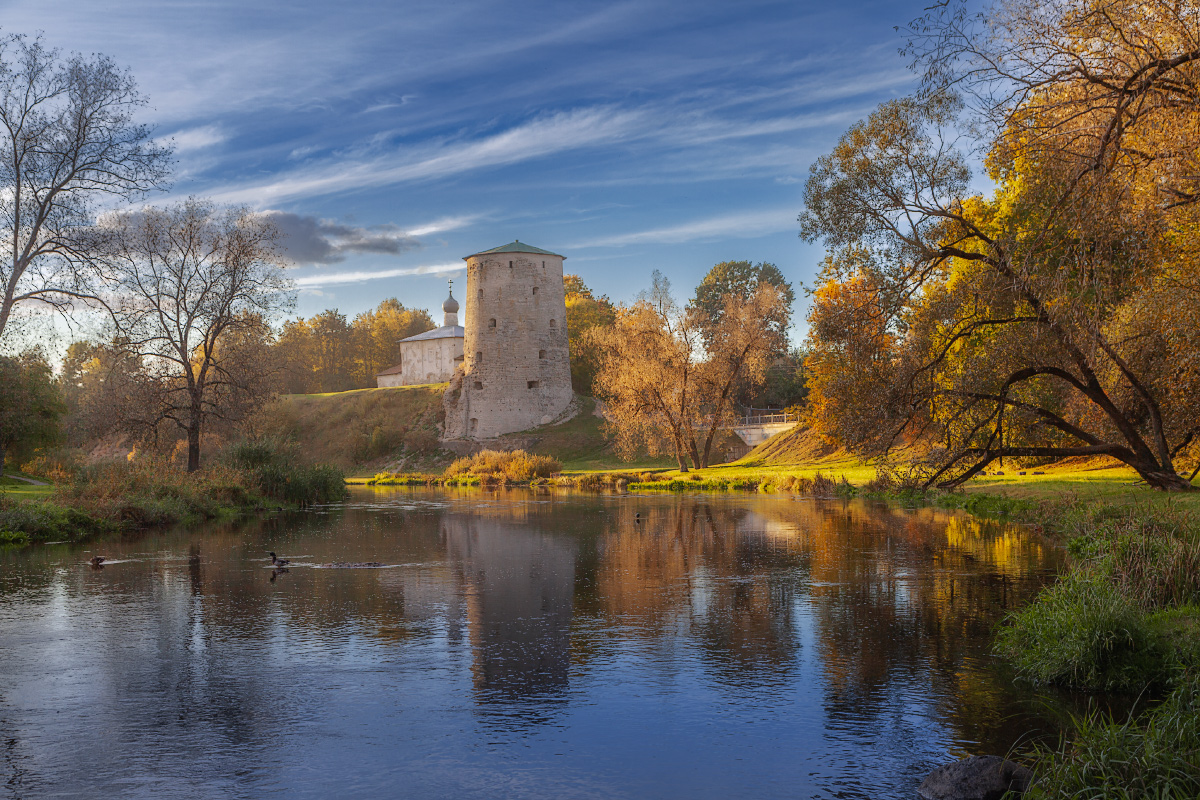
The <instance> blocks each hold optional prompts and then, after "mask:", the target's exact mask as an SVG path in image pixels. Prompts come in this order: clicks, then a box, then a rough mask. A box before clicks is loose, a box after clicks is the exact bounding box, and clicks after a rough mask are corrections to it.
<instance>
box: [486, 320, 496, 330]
mask: <svg viewBox="0 0 1200 800" xmlns="http://www.w3.org/2000/svg"><path fill="white" fill-rule="evenodd" d="M488 327H489V328H494V327H496V320H495V319H489V320H488Z"/></svg>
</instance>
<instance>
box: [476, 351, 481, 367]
mask: <svg viewBox="0 0 1200 800" xmlns="http://www.w3.org/2000/svg"><path fill="white" fill-rule="evenodd" d="M481 361H483V351H482V350H476V351H475V363H476V364H478V363H479V362H481Z"/></svg>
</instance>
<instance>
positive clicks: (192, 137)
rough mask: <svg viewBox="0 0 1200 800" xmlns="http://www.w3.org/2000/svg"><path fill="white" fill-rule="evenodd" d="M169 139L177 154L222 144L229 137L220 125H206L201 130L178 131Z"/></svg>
mask: <svg viewBox="0 0 1200 800" xmlns="http://www.w3.org/2000/svg"><path fill="white" fill-rule="evenodd" d="M168 138H169V139H170V140H171V141H172V142H173V143H174V145H175V152H176V153H188V152H191V151H193V150H203V149H204V148H206V147H212V146H213V145H215V144H220V143H221V142H223V141H225V140H226V139H228V138H229V137H228V136H226V135H225V132H224V131H222V130H221V126H220V125H204V126H201V127H199V128H188V129H187V130H182V131H176V132H175V133H173V134H171V136H169V137H168Z"/></svg>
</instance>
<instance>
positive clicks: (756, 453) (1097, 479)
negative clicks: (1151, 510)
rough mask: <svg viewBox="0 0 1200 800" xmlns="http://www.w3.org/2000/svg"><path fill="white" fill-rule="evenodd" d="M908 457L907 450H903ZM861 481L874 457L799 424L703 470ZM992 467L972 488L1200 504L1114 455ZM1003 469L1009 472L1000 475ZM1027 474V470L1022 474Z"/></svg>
mask: <svg viewBox="0 0 1200 800" xmlns="http://www.w3.org/2000/svg"><path fill="white" fill-rule="evenodd" d="M901 456H902V454H901ZM818 471H819V472H822V473H824V474H825V475H828V476H831V477H834V478H839V477H841V476H845V478H846V480H848V481H850V483H853V484H856V485H861V484H864V483H867V482H868V481H870V480H871V479H872V478H874V477H875V467H874V466H873V465H872V463H871V461H869V460H866V461H864V460H862V459H859V458H857V457H856V456H854V455H851V454H850V453H847V452H846V451H844V450H841V449H838V448H835V447H831V446H829V445H828V444H826V443H825V442H823V441H822V440H821V439H820V437H818V436H817V435H816V434H814V433H813V432H812V431H811V430H809V429H808V428H803V427H800V426H797V427H795V428H793V429H791V430H789V431H784V432H783V433H779V434H776V435H775V436H773V437H771V438H770V439H768V440H767V441H765V442H763V443H762V444H760V445H759V446H758V447H756V448H754V449H753V450H752V451H750V452H749V453H748V454H746V456H745V457H743V458H741V459H739V460H737V461H734V462H732V463H730V464H722V465H719V466H716V467H711V468H710V469H707V470H703V474H704V475H705V476H706V477H727V478H732V477H741V476H750V475H766V474H789V475H795V476H797V477H809V478H811V477H812V476H813V475H814V474H815V473H816V472H818ZM989 472H991V473H993V474H989V475H981V476H978V477H976V478H975V479H973V480H971V481H970V482H969V483H967V484H966V485H965V486H964V487H963V489H964V491H966V492H968V493H977V492H978V493H986V494H997V495H1004V496H1007V497H1011V498H1014V499H1022V500H1043V499H1050V498H1063V497H1074V498H1078V499H1093V498H1094V499H1097V500H1127V499H1129V498H1131V497H1147V498H1149V497H1156V498H1169V497H1171V498H1174V499H1172V500H1171V502H1179V503H1183V504H1184V505H1188V506H1193V507H1196V508H1200V493H1195V494H1192V495H1188V496H1186V497H1183V496H1179V495H1174V496H1168V495H1162V494H1160V493H1158V492H1154V491H1153V490H1151V489H1148V488H1147V487H1146V486H1145V485H1144V484H1141V483H1140V480H1139V478H1138V475H1137V473H1136V472H1134V471H1133V470H1132V469H1130V468H1129V467H1127V466H1125V465H1124V464H1122V463H1120V462H1119V461H1116V460H1115V459H1112V458H1107V457H1104V458H1068V459H1063V460H1061V461H1057V462H1054V463H1050V464H1044V465H1041V466H1036V467H1034V466H1021V465H1019V464H1014V463H1012V462H1011V461H1010V462H1007V463H1005V464H1003V465H1000V464H998V463H997V464H994V465H993V466H992V467H991V468H990V469H989ZM998 472H1003V473H1004V474H1003V475H999V474H995V473H998ZM1022 473H1024V474H1022Z"/></svg>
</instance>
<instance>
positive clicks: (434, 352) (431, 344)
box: [380, 336, 463, 386]
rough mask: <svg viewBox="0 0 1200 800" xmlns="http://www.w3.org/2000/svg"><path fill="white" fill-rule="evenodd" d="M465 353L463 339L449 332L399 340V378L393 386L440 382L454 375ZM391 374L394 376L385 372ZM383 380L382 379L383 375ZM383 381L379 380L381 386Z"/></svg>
mask: <svg viewBox="0 0 1200 800" xmlns="http://www.w3.org/2000/svg"><path fill="white" fill-rule="evenodd" d="M462 354H463V340H462V339H459V338H458V337H452V336H446V337H443V338H441V339H418V340H417V341H415V342H401V343H400V375H399V376H396V377H399V378H400V380H399V382H398V383H395V384H392V385H394V386H414V385H416V384H421V383H441V382H442V381H448V380H450V379H451V378H452V377H454V369H455V367H457V366H458V363H459V362H457V361H455V359H457V358H458V357H459V356H461V355H462ZM384 377H392V376H384ZM381 381H382V379H381ZM382 385H383V383H382V382H381V383H380V386H382Z"/></svg>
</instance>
